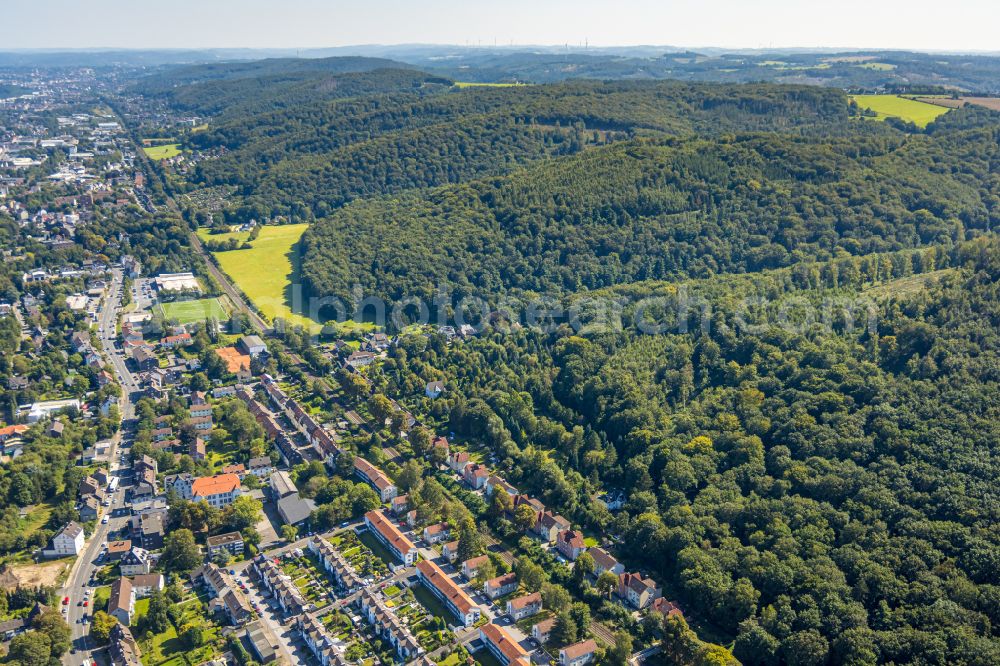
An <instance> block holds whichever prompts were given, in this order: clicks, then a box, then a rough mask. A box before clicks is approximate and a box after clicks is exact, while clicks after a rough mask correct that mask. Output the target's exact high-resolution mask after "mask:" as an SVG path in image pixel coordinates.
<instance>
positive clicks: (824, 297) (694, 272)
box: [178, 72, 1000, 666]
mask: <svg viewBox="0 0 1000 666" xmlns="http://www.w3.org/2000/svg"><path fill="white" fill-rule="evenodd" d="M265 75H267V76H273V75H275V73H274V72H270V73H265ZM378 76H381V75H378ZM378 76H375V77H360V78H359V79H358V81H362V80H364V81H366V84H365V85H367V84H369V83H371V82H372V81H373V80H374V79H376V78H378ZM400 81H403V82H404V84H403V85H404V86H409V87H406V88H405V89H403V88H397V89H395V90H389V89H388V88H387V89H378V90H376V89H374V88H369V89H368V90H367V91H366V90H365V89H364V86H363V85H361V86H359V88H358V89H357V91H356V92H357V94H352V95H350V96H348V97H345V98H342V99H333V100H331V99H329V98H323V97H317V98H316V99H315V100H313V101H311V102H305V103H302V104H300V105H297V106H294V107H292V106H289V107H287V108H286V107H281V106H278V107H276V108H274V109H273V110H263V107H261V108H253V109H250V108H247V109H245V110H244V111H242V112H240V113H239V114H236V115H232V116H227V117H224V118H220V119H219V122H213V123H211V127H210V128H209V130H207V131H205V132H199V133H195V134H192V135H190V136H189V137H188V138H187V139H186V141H187V147H188V148H191V149H193V150H195V151H198V150H202V151H212V155H213V157H211V158H209V159H205V160H202V161H200V162H199V163H198V165H197V167H196V168H195V169H193V171H192V172H191V173H189V174H188V179H189V181H188V182H187V183H185V184H184V186H186V187H189V188H192V189H195V188H199V187H214V186H229V187H235V190H236V194H235V195H234V197H233V199H232V201H231V202H230V203H231V207H230V208H229V209H228V211H227V217H229V218H232V219H235V220H243V219H249V218H251V217H253V218H256V219H268V220H272V221H273V218H275V217H285V218H289V219H293V220H296V221H301V220H315V222H314V224H313V225H312V226H311V227H310V229H309V230H308V231H307V232H306V234H305V235H304V237H303V240H302V241H301V243H300V245H299V246H300V247H301V252H302V257H301V258H302V265H301V275H302V277H303V281H304V282H305V286H306V288H307V290H308V292H309V293H310V295H312V296H336V297H339V298H341V299H343V300H345V301H347V302H351V301H352V300H353V299H352V295H353V290H354V288H355V286H356V285H357V286H360V288H361V290H362V293H363V294H364V295H365V296H378V297H382V298H386V299H389V300H390V302H393V301H397V300H398V299H402V298H406V297H411V296H418V297H421V298H424V299H426V300H427V301H430V300H432V299H433V297H434V295H435V294H436V292H437V289H438V288H439V287H441V286H444V287H449V288H451V289H452V290H453V295H454V297H456V298H457V297H460V296H463V295H476V296H480V297H482V298H484V299H486V300H487V301H488V302H490V303H491V304H492V305H496V303H497V302H498V301H499V300H501V299H502V298H503V297H506V296H520V297H526V298H530V297H533V296H546V297H553V298H555V299H558V300H559V301H560V302H562V303H564V304H566V303H570V304H572V303H575V304H581V303H588V302H591V300H590V299H595V298H596V299H601V298H603V299H605V300H604V301H603V302H605V303H607V302H614V303H615V304H616V306H618V307H620V308H621V310H622V313H623V315H624V317H623V318H622V321H623V322H624V323H623V325H621V326H610V327H608V326H597V325H594V326H588V327H584V328H582V329H580V328H576V327H574V326H572V325H570V324H569V323H568V322H566V321H564V320H560V321H556V322H555V324H556V325H554V326H552V327H548V328H542V327H532V326H515V325H509V324H510V323H511V322H508V321H505V319H504V316H503V314H502V313H497V312H495V313H493V314H494V317H492V318H491V320H490V321H491V324H490V325H489V326H487V327H486V328H485V330H483V331H482V333H481V334H480V335H478V336H475V337H473V338H471V339H468V340H466V341H465V342H464V343H462V344H457V343H451V344H449V343H448V342H447V341H446V340H445V338H444V337H443V336H441V335H439V334H435V333H432V334H429V335H416V334H409V333H408V334H404V335H402V336H401V338H400V340H399V342H398V344H396V345H394V346H393V347H392V348H391V350H390V351H389V354H388V356H389V357H388V358H387V359H386V360H385V362H384V363H381V364H379V365H378V366H373V367H372V369H371V371H370V373H369V375H368V376H369V379H370V381H371V383H372V385H373V388H374V389H375V390H377V391H379V392H383V393H384V394H385V395H388V396H392V397H394V398H397V399H399V400H400V401H402V402H404V403H406V404H414V405H416V404H419V405H422V406H423V413H425V414H426V417H427V418H428V419H429V420H430V421H431V422H432V424H433V425H434V426H435V427H437V429H438V430H440V431H441V432H449V433H452V435H451V436H452V437H453V438H454V439H455V440H456V441H462V442H472V443H475V444H483V445H484V446H485V447H486V448H487V449H488V451H489V452H490V453H492V454H493V455H495V456H496V459H497V467H498V468H499V470H500V471H501V473H502V474H503V475H504V476H505V477H506V478H508V479H509V480H510V481H511V482H513V483H514V484H515V485H516V486H517V487H518V488H519V489H520V490H522V491H524V492H528V493H531V494H533V495H535V496H537V497H539V498H540V499H541V500H542V501H544V502H545V504H546V505H547V506H549V507H551V508H553V509H555V510H557V511H559V512H561V513H563V514H564V515H566V516H567V517H569V518H570V519H571V520H572V521H573V523H574V524H576V525H579V526H582V527H584V528H585V529H587V530H588V531H589V532H590V533H592V534H601V535H605V536H608V537H610V538H611V539H612V541H613V542H614V544H615V550H616V552H617V553H618V554H619V555H621V556H622V557H623V559H625V560H626V563H627V565H628V567H629V569H630V570H634V569H641V570H642V571H645V572H651V573H653V574H655V575H656V578H657V580H659V581H661V582H662V583H663V584H664V591H665V594H667V595H668V597H669V598H671V599H675V600H677V601H678V603H679V604H680V605H681V607H682V608H683V609H684V612H685V614H686V615H687V616H688V617H689V618H690V619H691V620H692V622H693V623H696V624H697V625H698V626H699V627H700V628H704V629H706V631H705V634H706V635H705V636H703V638H705V639H707V640H711V641H714V642H718V643H720V644H723V645H726V646H732V649H733V653H734V654H735V656H736V657H737V658H739V659H740V660H741V661H742V662H743V663H746V664H762V665H765V664H766V665H779V664H788V665H800V664H801V665H806V664H808V665H815V666H820V665H824V664H838V665H839V664H877V663H885V664H898V663H918V664H984V665H985V664H993V663H997V662H998V661H1000V641H998V639H997V636H996V628H995V627H996V625H997V623H998V622H1000V611H998V609H1000V578H998V573H997V572H998V571H1000V531H998V525H1000V513H998V509H997V507H998V506H1000V503H998V501H997V500H998V499H1000V498H998V495H997V488H996V479H997V476H998V472H1000V470H998V468H997V454H998V451H997V442H1000V404H998V402H997V396H998V395H1000V385H998V384H1000V372H998V370H997V368H998V367H1000V335H998V333H997V331H998V330H1000V298H998V296H1000V294H998V284H1000V243H998V241H997V240H996V238H995V236H994V230H995V228H996V224H997V222H998V218H1000V178H998V176H997V174H998V173H1000V124H998V120H1000V115H997V114H996V113H993V112H990V111H987V110H985V109H980V108H971V107H970V108H964V109H959V110H956V111H951V112H949V113H947V114H946V115H944V116H942V117H941V118H940V119H939V120H937V121H936V122H934V123H931V124H930V125H929V126H928V127H927V128H926V130H920V129H918V128H916V127H914V126H912V125H904V124H901V123H888V122H886V123H880V122H873V121H869V120H863V119H859V118H852V117H850V112H849V107H848V105H847V101H846V98H845V96H844V94H843V93H842V92H841V91H837V90H832V89H825V88H820V87H812V88H810V87H793V86H775V85H769V84H752V85H702V84H688V83H678V82H622V81H617V82H594V81H578V82H571V83H561V84H556V85H538V86H523V87H512V88H479V89H475V88H473V89H467V88H466V89H457V88H449V87H447V86H438V85H436V84H434V83H428V84H424V83H422V84H420V85H419V87H416V86H410V84H409V83H406V82H405V81H406V77H402V78H401V79H400ZM206 85H207V84H206ZM213 85H214V84H213ZM229 85H237V84H230V83H229V82H223V85H222V88H224V87H226V86H229ZM246 85H254V84H250V83H247V82H243V83H239V84H238V86H237V87H241V86H246ZM295 85H299V84H298V83H296V84H295ZM309 85H311V84H309ZM222 88H220V90H221V89H222ZM206 90H207V88H206ZM234 90H235V88H234ZM303 90H305V89H304V88H303ZM184 94H187V93H185V92H183V91H181V92H179V93H178V95H184ZM199 94H201V93H199ZM213 94H214V93H213ZM226 94H229V93H227V92H223V93H220V95H222V97H219V99H223V98H224V95H226ZM309 94H311V93H309ZM210 96H211V95H209V96H206V97H205V99H208V98H209V97H210ZM306 96H308V94H306ZM265 106H266V105H265ZM644 299H645V300H644ZM649 299H654V300H652V301H650V300H649ZM640 302H643V305H644V307H643V308H642V313H643V316H644V317H650V318H652V320H653V322H654V323H656V322H659V321H661V319H666V320H667V321H669V323H670V325H669V326H666V327H664V328H663V330H661V331H660V333H659V334H656V335H648V334H645V332H646V330H647V328H648V327H639V326H637V325H636V323H635V320H634V318H635V317H637V316H638V313H639V312H640V308H639V305H638V304H639V303H640ZM683 303H687V306H683V307H682V304H683ZM646 306H649V307H646ZM582 307H583V309H584V311H585V312H586V306H582ZM686 308H687V309H686ZM678 310H680V311H683V312H686V313H687V319H685V320H684V321H685V322H686V325H681V324H680V323H679V322H678V321H677V320H670V317H671V316H672V315H671V313H676V312H678ZM393 332H395V331H393ZM301 346H302V347H303V348H304V347H307V346H308V344H307V343H305V342H303V344H302V345H301ZM300 351H303V354H304V355H305V356H307V357H313V358H319V354H318V353H317V352H316V350H315V349H311V348H310V349H308V352H309V353H307V352H306V351H304V350H300ZM310 363H311V361H310ZM328 369H329V368H327V370H328ZM345 377H349V375H348V373H341V374H340V375H338V379H339V380H341V381H342V382H345V383H346V380H345V379H344V378H345ZM437 379H444V380H445V381H446V385H447V386H448V389H447V392H446V394H445V395H444V396H443V397H442V398H439V399H437V400H434V401H428V400H425V398H424V386H425V384H426V382H428V381H433V380H437ZM315 385H318V383H317V384H315ZM317 391H318V392H319V389H317ZM416 411H417V412H421V410H416ZM380 437H381V435H380V434H379V433H375V434H374V435H372V437H371V439H370V441H368V442H365V445H364V447H363V450H370V451H373V452H374V451H378V450H381V448H380V446H377V445H378V444H381V443H382V442H381V441H380V439H379V438H380ZM393 443H394V444H398V445H400V446H403V447H404V448H405V446H406V445H405V443H403V442H402V440H399V441H398V442H397V441H395V440H393ZM613 489H621V490H622V491H623V492H624V493H625V496H626V498H627V499H626V502H625V506H624V509H623V510H621V511H616V512H611V511H608V510H607V509H605V508H604V507H603V506H602V505H601V504H600V503H598V502H595V501H594V497H595V495H597V494H599V493H601V492H604V491H607V490H613ZM339 492H346V491H344V490H343V489H341V490H340V491H339ZM461 497H462V498H463V502H464V501H465V499H469V501H468V502H467V506H468V509H469V510H470V511H472V512H473V513H474V514H475V515H476V518H477V520H482V521H483V522H485V523H488V524H489V526H490V528H491V529H492V530H493V532H494V533H495V534H497V535H499V536H501V537H504V538H507V539H508V540H516V538H517V530H514V529H513V527H512V525H511V524H510V521H509V520H507V519H506V518H505V517H504V516H503V512H492V511H491V510H490V508H489V507H488V506H487V505H486V504H485V503H484V502H482V501H479V500H478V498H475V500H473V499H472V498H473V497H474V496H472V495H471V494H467V495H462V496H461ZM341 508H342V509H346V508H345V507H341ZM340 515H341V514H340V513H338V514H337V516H338V517H339V516H340ZM343 515H347V513H346V510H345V511H344V512H343ZM338 519H339V518H338ZM333 521H334V518H333V517H331V519H330V521H329V522H333ZM529 545H530V544H529ZM518 547H521V546H518ZM599 601H600V600H596V601H595V604H594V606H595V609H596V612H597V613H598V614H602V613H603V614H605V618H610V617H614V619H615V620H616V622H617V623H618V624H619V625H620V626H630V627H631V629H633V630H634V631H636V632H637V635H638V634H641V635H642V638H643V640H646V639H651V638H653V637H655V635H656V634H657V632H658V631H659V630H658V628H655V627H653V628H650V627H648V626H647V625H646V624H645V623H644V624H643V625H642V626H641V627H639V626H638V624H637V623H635V622H633V621H631V620H630V618H628V617H618V616H617V615H615V613H618V615H622V614H623V613H622V612H621V611H620V609H619V610H616V609H617V607H616V606H614V605H613V604H611V603H610V602H609V603H608V604H601V603H599ZM629 622H632V624H628V623H629ZM667 648H668V649H667V651H665V652H664V655H663V656H662V659H663V661H664V663H672V662H671V659H673V658H674V656H676V655H674V653H673V652H671V651H669V650H670V646H669V645H668V646H667ZM674 661H679V662H682V663H694V661H695V660H693V659H687V660H685V659H681V658H678V659H674Z"/></svg>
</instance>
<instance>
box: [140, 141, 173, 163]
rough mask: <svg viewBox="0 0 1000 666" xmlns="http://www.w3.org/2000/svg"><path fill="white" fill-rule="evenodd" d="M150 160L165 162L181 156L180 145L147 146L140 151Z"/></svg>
mask: <svg viewBox="0 0 1000 666" xmlns="http://www.w3.org/2000/svg"><path fill="white" fill-rule="evenodd" d="M142 150H143V152H145V153H146V156H147V157H149V159H151V160H165V159H169V158H171V157H177V156H178V155H180V154H181V148H180V144H177V143H166V144H164V145H162V146H147V147H146V148H143V149H142Z"/></svg>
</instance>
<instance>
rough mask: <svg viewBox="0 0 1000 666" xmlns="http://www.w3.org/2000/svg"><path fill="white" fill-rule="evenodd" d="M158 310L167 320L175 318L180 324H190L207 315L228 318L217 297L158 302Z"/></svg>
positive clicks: (207, 316)
mask: <svg viewBox="0 0 1000 666" xmlns="http://www.w3.org/2000/svg"><path fill="white" fill-rule="evenodd" d="M157 307H159V308H160V311H161V312H162V313H163V318H164V319H165V320H167V321H173V320H175V319H176V320H177V321H178V322H179V323H181V324H192V323H194V322H196V321H205V319H208V318H209V317H214V318H216V319H219V320H224V319H228V317H229V315H228V313H227V312H226V309H225V308H224V307H222V303H219V299H217V298H199V299H198V300H196V301H178V302H176V303H160V304H159V306H157Z"/></svg>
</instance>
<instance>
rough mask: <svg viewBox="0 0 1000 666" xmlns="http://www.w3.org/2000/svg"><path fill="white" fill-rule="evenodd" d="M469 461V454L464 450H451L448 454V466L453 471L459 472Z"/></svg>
mask: <svg viewBox="0 0 1000 666" xmlns="http://www.w3.org/2000/svg"><path fill="white" fill-rule="evenodd" d="M469 462H470V458H469V454H468V453H466V452H465V451H453V452H452V453H450V454H448V467H450V468H451V471H453V472H459V473H461V472H462V470H463V469H465V466H466V465H468V464H469Z"/></svg>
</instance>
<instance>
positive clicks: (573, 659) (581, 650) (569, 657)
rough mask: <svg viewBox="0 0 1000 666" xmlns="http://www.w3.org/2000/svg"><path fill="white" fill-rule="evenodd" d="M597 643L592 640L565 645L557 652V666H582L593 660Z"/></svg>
mask: <svg viewBox="0 0 1000 666" xmlns="http://www.w3.org/2000/svg"><path fill="white" fill-rule="evenodd" d="M596 652H597V643H596V642H595V641H594V639H592V638H588V639H587V640H585V641H580V642H579V643H573V644H572V645H567V646H566V647H564V648H563V649H561V650H559V666H583V665H584V664H589V663H590V662H592V661H593V660H594V654H595V653H596Z"/></svg>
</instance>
